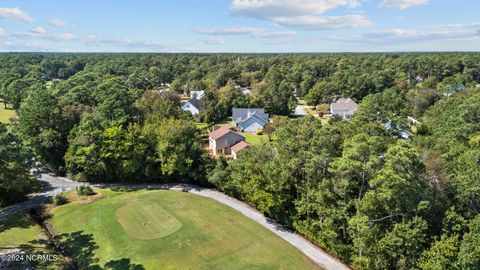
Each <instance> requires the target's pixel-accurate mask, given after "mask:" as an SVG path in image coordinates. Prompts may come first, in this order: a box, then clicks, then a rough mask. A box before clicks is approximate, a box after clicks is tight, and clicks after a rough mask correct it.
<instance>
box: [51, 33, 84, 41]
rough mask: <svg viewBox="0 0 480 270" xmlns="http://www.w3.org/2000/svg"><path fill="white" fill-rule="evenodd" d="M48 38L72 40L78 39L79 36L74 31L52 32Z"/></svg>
mask: <svg viewBox="0 0 480 270" xmlns="http://www.w3.org/2000/svg"><path fill="white" fill-rule="evenodd" d="M47 38H49V39H52V40H56V41H72V40H76V39H77V37H76V36H75V35H74V34H72V33H60V34H52V35H49V36H47Z"/></svg>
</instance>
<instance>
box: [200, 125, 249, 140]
mask: <svg viewBox="0 0 480 270" xmlns="http://www.w3.org/2000/svg"><path fill="white" fill-rule="evenodd" d="M229 133H235V134H237V135H240V136H242V137H244V136H243V135H242V134H240V133H238V132H235V131H233V130H231V129H230V127H229V126H222V127H220V128H219V129H216V130H214V131H212V132H210V134H208V136H209V137H210V138H212V139H214V140H216V139H219V138H221V137H223V136H225V135H227V134H229ZM244 138H245V137H244Z"/></svg>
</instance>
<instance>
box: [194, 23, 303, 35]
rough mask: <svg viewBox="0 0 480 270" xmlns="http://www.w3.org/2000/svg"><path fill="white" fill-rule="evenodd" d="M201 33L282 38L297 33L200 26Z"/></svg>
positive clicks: (199, 31) (250, 28)
mask: <svg viewBox="0 0 480 270" xmlns="http://www.w3.org/2000/svg"><path fill="white" fill-rule="evenodd" d="M197 32H198V33H200V34H208V35H219V36H231V35H246V36H250V37H253V38H280V37H290V36H293V35H295V34H296V33H295V32H293V31H283V32H269V31H267V30H266V29H264V28H254V27H242V26H238V27H225V28H200V29H197Z"/></svg>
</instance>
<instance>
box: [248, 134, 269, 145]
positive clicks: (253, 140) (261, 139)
mask: <svg viewBox="0 0 480 270" xmlns="http://www.w3.org/2000/svg"><path fill="white" fill-rule="evenodd" d="M242 135H243V136H245V140H246V141H247V142H248V143H249V144H251V145H261V144H262V143H266V142H268V136H267V135H257V134H256V133H242Z"/></svg>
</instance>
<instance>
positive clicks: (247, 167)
mask: <svg viewBox="0 0 480 270" xmlns="http://www.w3.org/2000/svg"><path fill="white" fill-rule="evenodd" d="M166 85H169V89H170V91H161V90H162V89H164V88H165V87H166ZM238 87H251V89H252V93H253V94H252V96H248V95H243V94H242V93H241V91H239V90H238ZM193 90H205V92H206V94H205V106H204V107H205V109H204V111H203V112H202V113H201V114H200V115H199V116H195V117H192V116H191V115H189V114H188V113H186V112H184V111H182V110H181V109H180V102H181V95H182V94H188V93H189V92H190V91H193ZM298 97H301V98H304V99H305V101H306V102H307V104H308V105H311V106H316V105H321V104H328V103H330V102H331V101H332V100H333V99H335V98H337V97H350V98H352V99H354V100H355V101H357V102H358V103H359V109H358V110H357V112H356V114H355V116H354V118H353V119H352V120H350V121H342V120H341V119H338V118H335V117H334V118H332V119H331V120H330V121H329V123H327V124H326V123H322V122H321V120H320V119H318V118H315V117H313V116H307V117H303V118H299V119H295V118H293V117H290V116H291V114H292V113H293V110H294V108H295V105H296V104H297V98H298ZM0 99H1V100H2V101H3V103H4V104H5V106H8V107H10V108H12V109H15V110H16V112H17V116H18V117H17V118H16V119H14V121H13V122H12V123H11V124H9V125H8V126H7V125H3V124H0V206H3V205H8V204H10V203H13V202H16V201H19V200H21V199H23V198H24V196H25V194H27V193H28V192H31V191H32V190H34V189H35V178H34V175H32V173H31V169H32V168H33V166H35V167H36V168H42V169H46V170H49V171H51V172H54V173H57V174H61V175H67V176H69V177H71V178H73V179H76V180H79V181H89V182H102V181H110V182H115V181H128V182H134V181H138V182H146V181H159V182H187V183H196V184H200V185H212V186H214V187H216V188H217V189H219V190H221V191H223V192H225V193H227V194H230V195H232V196H235V197H237V198H239V199H241V200H243V201H245V202H248V203H249V204H251V205H253V206H254V207H256V208H257V209H259V210H260V211H261V212H263V213H264V214H265V215H267V216H268V217H271V218H273V219H276V220H278V221H279V222H281V223H283V224H285V225H287V226H289V227H291V228H293V229H295V230H296V231H298V232H299V233H301V234H302V235H304V236H305V237H307V238H308V239H310V240H311V241H312V242H314V243H316V244H318V245H319V246H321V247H322V248H324V249H325V250H327V251H329V252H331V253H332V254H334V255H336V256H338V257H339V258H340V259H342V260H343V261H345V262H347V263H349V264H350V265H352V266H353V267H354V268H355V269H480V54H476V53H444V54H434V53H429V54H427V53H425V54H345V55H341V54H325V55H321V54H320V55H317V54H311V55H309V54H298V55H287V54H285V55H282V54H279V55H275V54H271V55H270V54H264V55H263V54H238V55H237V54H235V55H234V54H213V55H207V54H165V55H162V54H13V53H12V54H1V55H0ZM234 107H262V108H265V110H266V111H267V113H269V114H270V115H272V116H275V117H273V118H272V119H273V121H272V123H271V129H272V130H274V131H273V132H274V136H275V140H273V141H269V142H264V143H263V144H261V145H258V146H254V147H251V148H249V149H248V150H247V151H244V152H242V153H241V154H240V156H239V158H238V159H237V160H230V159H224V158H220V159H213V158H211V157H210V156H209V155H208V153H207V151H206V150H205V147H204V145H203V141H202V140H203V139H202V138H203V137H202V136H204V134H205V132H206V131H205V130H202V129H199V128H198V125H197V124H198V123H199V122H203V123H215V122H217V121H220V120H222V119H225V118H226V117H228V116H229V115H230V114H231V110H232V108H234ZM407 119H415V123H414V124H412V123H411V122H409V121H408V120H407ZM410 133H411V136H405V134H410Z"/></svg>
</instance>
